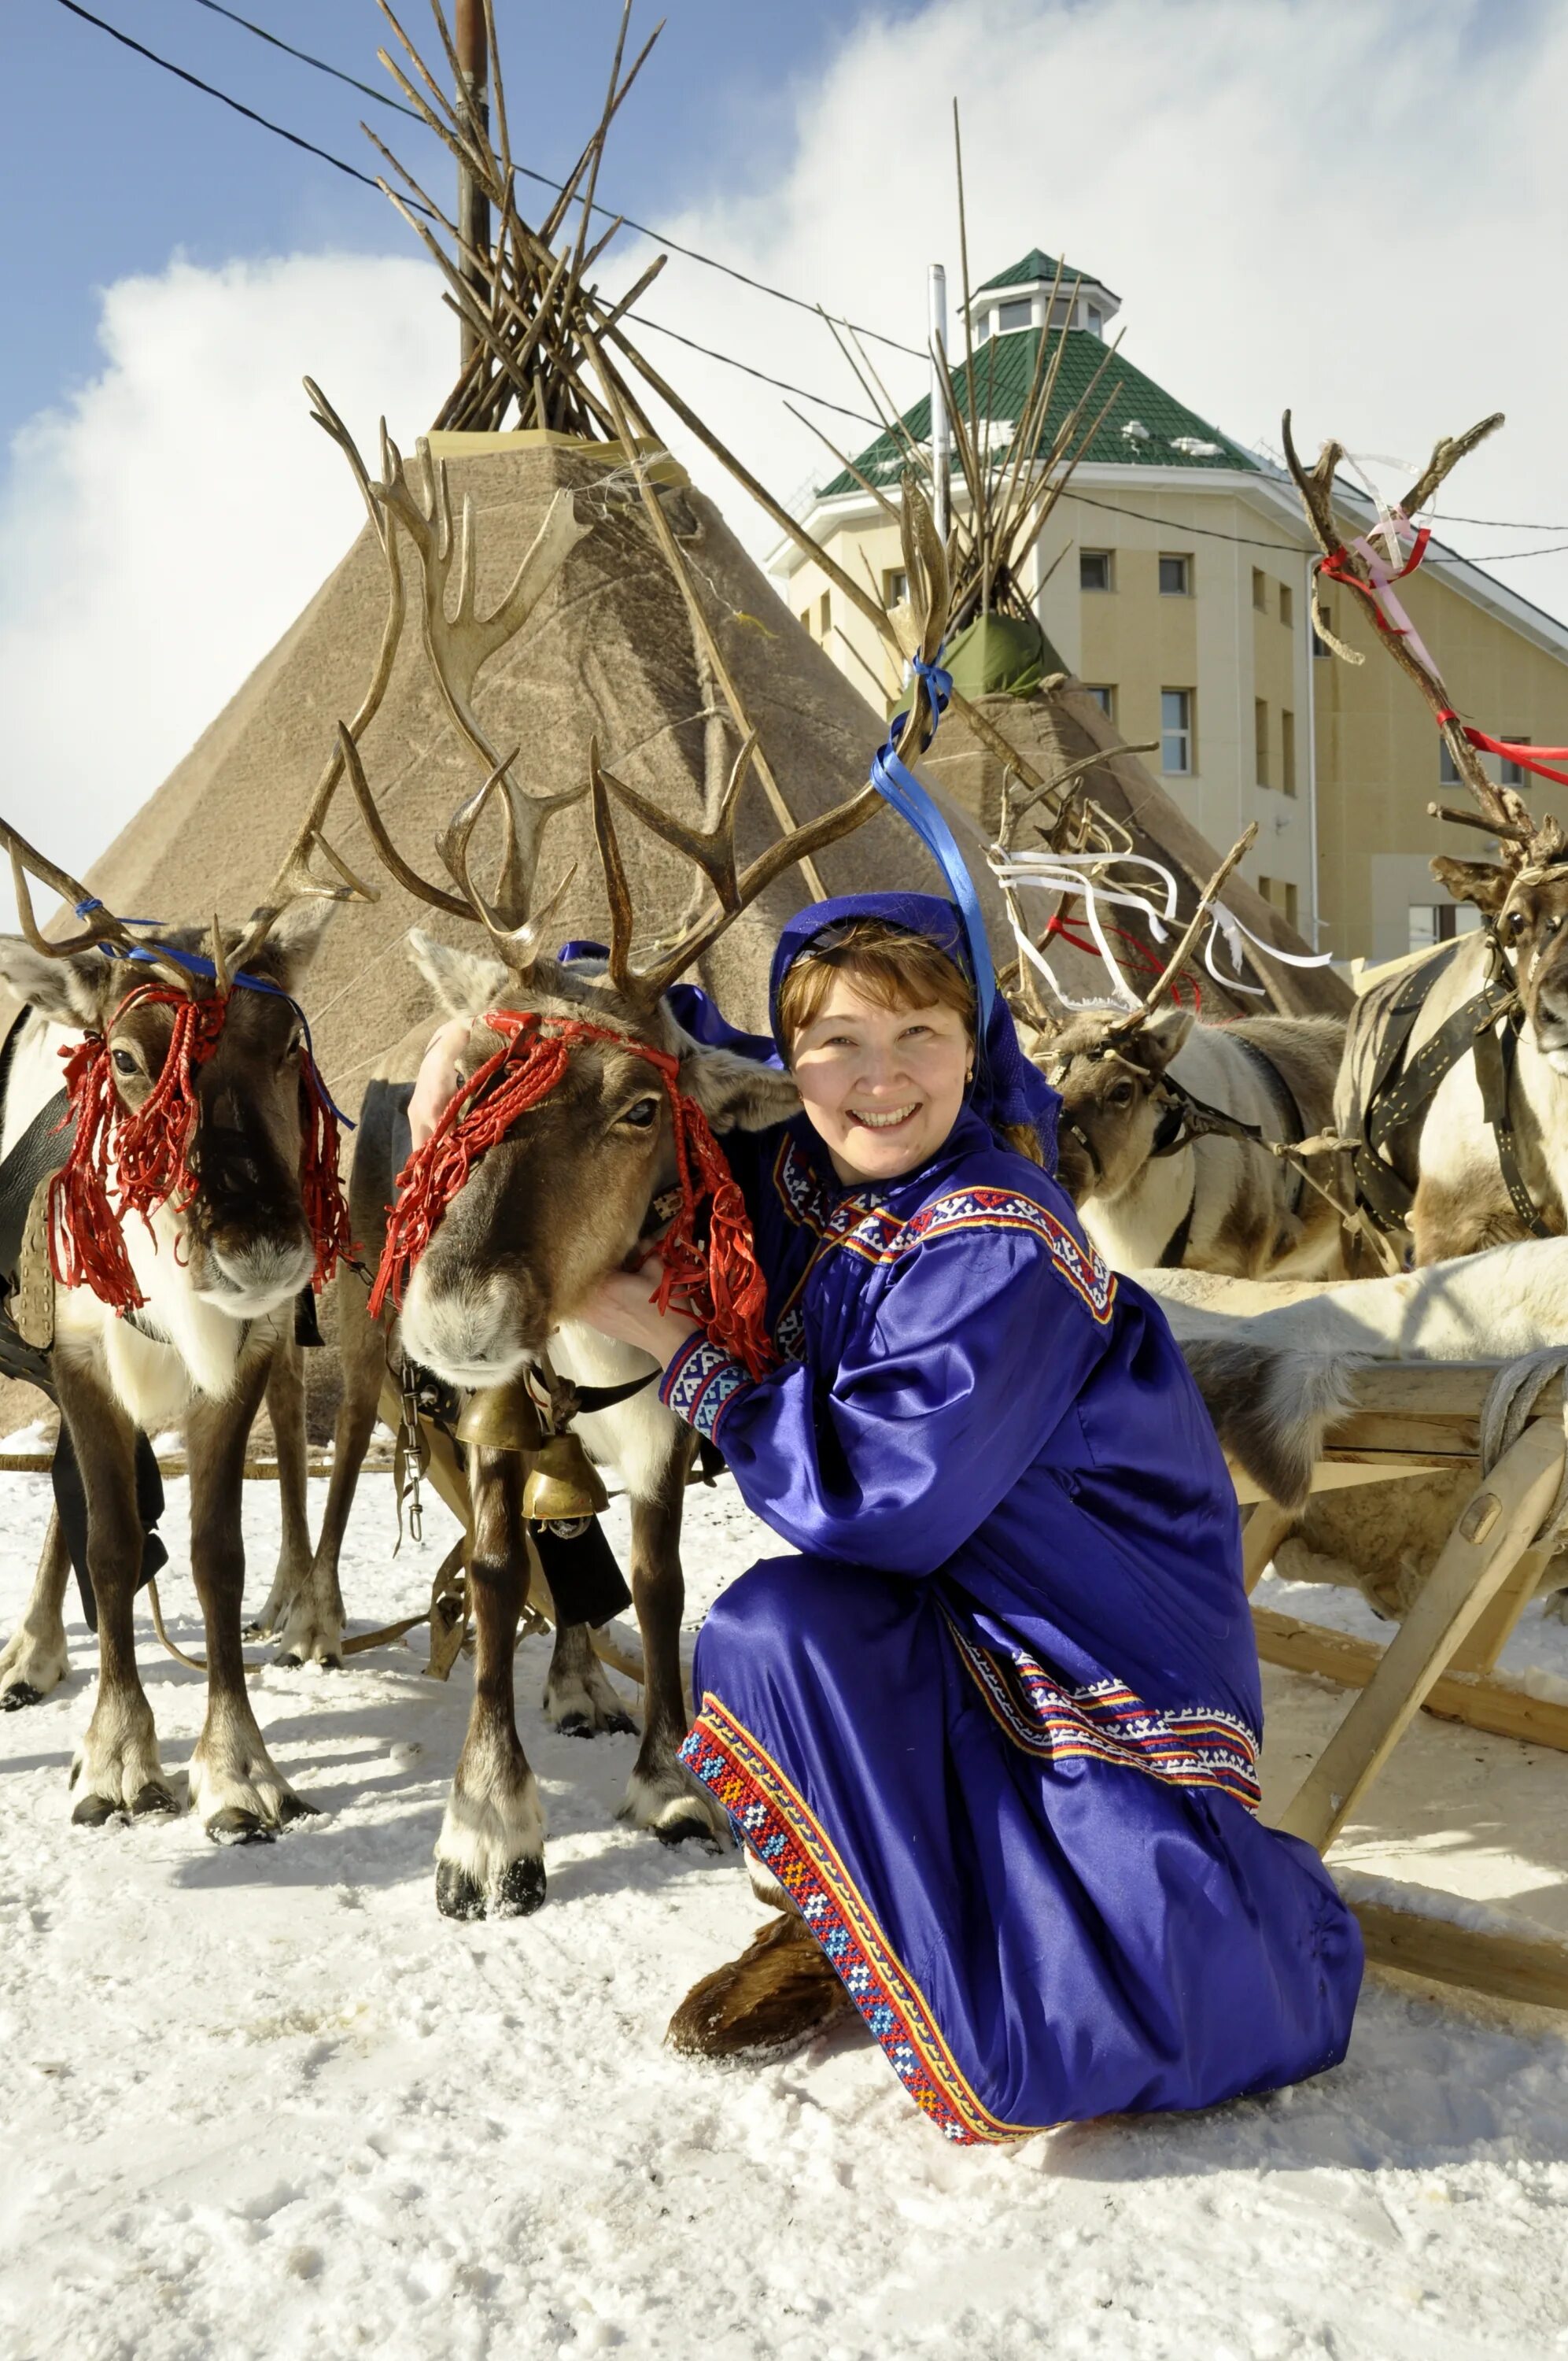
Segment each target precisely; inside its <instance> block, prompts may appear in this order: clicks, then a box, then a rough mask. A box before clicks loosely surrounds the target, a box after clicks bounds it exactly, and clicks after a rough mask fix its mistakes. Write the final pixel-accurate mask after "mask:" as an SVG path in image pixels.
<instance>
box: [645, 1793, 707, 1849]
mask: <svg viewBox="0 0 1568 2361" xmlns="http://www.w3.org/2000/svg"><path fill="white" fill-rule="evenodd" d="M653 1834H654V1835H655V1836H656V1837H657V1838H658V1839H659V1842H660V1843H661V1844H662V1845H683V1844H687V1843H694V1844H699V1845H700V1846H701V1847H702V1849H703V1850H704V1852H713V1853H718V1852H722V1851H723V1850H724V1847H723V1846H722V1845H721V1844H720V1842H719V1840H718V1837H717V1836H715V1834H714V1832H713V1829H712V1828H711V1827H710V1826H709V1824H708V1821H707V1818H706V1817H705V1816H704V1814H703V1813H702V1812H701V1811H700V1810H699V1809H698V1808H697V1807H696V1806H695V1805H694V1806H693V1807H692V1809H691V1810H690V1811H689V1812H682V1813H680V1814H678V1815H677V1817H675V1818H674V1819H673V1820H661V1821H660V1822H659V1825H658V1827H657V1828H655V1829H654V1831H653Z"/></svg>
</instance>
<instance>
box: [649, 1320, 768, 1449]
mask: <svg viewBox="0 0 1568 2361" xmlns="http://www.w3.org/2000/svg"><path fill="white" fill-rule="evenodd" d="M750 1384H751V1374H750V1372H749V1371H748V1369H747V1367H746V1365H745V1363H744V1362H743V1361H738V1360H736V1358H735V1357H734V1356H733V1354H730V1353H727V1352H726V1351H725V1349H724V1347H723V1345H716V1344H714V1343H713V1342H712V1340H711V1338H709V1337H707V1336H705V1335H703V1334H701V1332H700V1330H699V1331H698V1333H697V1334H696V1335H695V1336H688V1337H687V1339H686V1341H685V1344H684V1345H682V1346H681V1349H680V1351H679V1352H678V1353H677V1354H676V1355H675V1357H674V1360H673V1361H672V1362H671V1363H670V1366H669V1367H668V1368H667V1369H666V1370H665V1371H664V1374H663V1377H662V1378H660V1380H659V1400H661V1401H662V1402H663V1405H664V1407H665V1409H666V1410H673V1411H674V1413H675V1416H676V1417H677V1418H684V1419H685V1422H686V1424H687V1425H688V1426H695V1427H696V1431H697V1433H699V1434H700V1435H702V1436H703V1437H704V1439H705V1440H706V1441H707V1442H708V1443H717V1442H718V1422H719V1420H720V1419H721V1418H722V1417H723V1415H724V1413H725V1411H727V1410H728V1409H729V1405H730V1403H731V1402H732V1401H733V1400H734V1399H735V1397H736V1395H737V1394H739V1393H742V1392H743V1391H744V1390H745V1389H746V1388H747V1387H748V1386H749V1385H750Z"/></svg>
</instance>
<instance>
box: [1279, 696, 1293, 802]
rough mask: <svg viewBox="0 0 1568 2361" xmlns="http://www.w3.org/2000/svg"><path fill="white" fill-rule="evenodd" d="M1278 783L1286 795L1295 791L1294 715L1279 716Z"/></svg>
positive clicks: (1290, 794) (1284, 714) (1291, 794)
mask: <svg viewBox="0 0 1568 2361" xmlns="http://www.w3.org/2000/svg"><path fill="white" fill-rule="evenodd" d="M1279 784H1280V785H1281V787H1282V788H1283V789H1284V791H1285V793H1286V794H1287V795H1288V796H1293V795H1294V794H1295V792H1296V716H1295V715H1294V714H1293V713H1281V715H1280V717H1279Z"/></svg>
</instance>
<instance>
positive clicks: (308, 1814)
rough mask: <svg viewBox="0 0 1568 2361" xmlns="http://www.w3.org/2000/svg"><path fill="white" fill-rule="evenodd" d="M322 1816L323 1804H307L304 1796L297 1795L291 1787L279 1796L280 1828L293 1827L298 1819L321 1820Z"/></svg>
mask: <svg viewBox="0 0 1568 2361" xmlns="http://www.w3.org/2000/svg"><path fill="white" fill-rule="evenodd" d="M321 1817H322V1812H321V1806H320V1805H319V1804H307V1803H306V1801H305V1799H304V1797H303V1796H302V1795H295V1793H294V1791H293V1789H292V1788H290V1789H288V1791H287V1792H286V1793H285V1794H283V1795H280V1796H279V1798H278V1825H279V1827H280V1828H292V1827H293V1825H294V1823H295V1821H296V1820H319V1819H320V1818H321Z"/></svg>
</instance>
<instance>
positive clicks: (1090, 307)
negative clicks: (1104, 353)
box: [1083, 303, 1105, 336]
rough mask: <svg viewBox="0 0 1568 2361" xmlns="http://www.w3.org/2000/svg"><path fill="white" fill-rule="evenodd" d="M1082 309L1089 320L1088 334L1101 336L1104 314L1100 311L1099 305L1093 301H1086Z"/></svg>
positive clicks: (1103, 326)
mask: <svg viewBox="0 0 1568 2361" xmlns="http://www.w3.org/2000/svg"><path fill="white" fill-rule="evenodd" d="M1083 309H1084V314H1085V316H1086V318H1087V319H1088V322H1089V333H1090V335H1091V336H1102V335H1104V333H1105V316H1104V314H1103V313H1102V312H1101V311H1100V309H1099V307H1098V306H1097V305H1096V304H1093V303H1086V304H1085V305H1084V307H1083Z"/></svg>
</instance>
